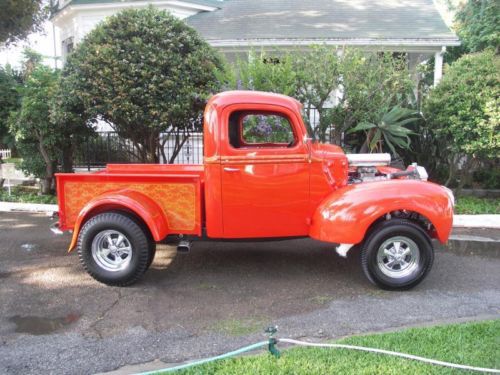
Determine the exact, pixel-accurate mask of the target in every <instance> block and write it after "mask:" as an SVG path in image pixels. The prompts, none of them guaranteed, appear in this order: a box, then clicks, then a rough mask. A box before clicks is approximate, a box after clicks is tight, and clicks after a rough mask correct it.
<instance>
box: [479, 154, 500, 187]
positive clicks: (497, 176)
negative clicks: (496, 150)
mask: <svg viewBox="0 0 500 375" xmlns="http://www.w3.org/2000/svg"><path fill="white" fill-rule="evenodd" d="M473 182H474V183H476V184H477V185H479V186H480V187H482V188H484V189H500V160H499V159H497V160H492V161H491V162H490V163H485V165H483V166H482V167H481V168H480V169H478V170H477V171H476V172H474V176H473Z"/></svg>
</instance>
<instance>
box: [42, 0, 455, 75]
mask: <svg viewBox="0 0 500 375" xmlns="http://www.w3.org/2000/svg"><path fill="white" fill-rule="evenodd" d="M55 2H56V3H55V4H54V11H53V15H52V18H51V20H52V22H53V24H54V25H55V26H56V28H57V30H58V32H59V33H60V40H61V43H62V48H61V50H62V51H63V57H64V55H66V54H67V53H68V52H69V51H71V49H72V48H73V46H74V45H75V44H76V43H78V42H79V41H81V40H82V38H83V37H84V36H85V34H87V33H88V32H89V31H90V30H91V29H92V28H93V27H94V26H95V25H96V24H97V23H98V22H100V21H101V20H102V19H104V18H105V17H107V16H109V15H112V14H115V13H117V12H119V11H121V10H123V9H126V8H129V7H135V8H141V7H146V6H148V5H149V4H152V5H154V6H156V7H158V8H161V9H165V10H168V11H169V12H171V13H172V14H173V15H174V16H176V17H179V18H181V19H186V22H187V23H188V24H189V25H190V26H192V27H193V28H195V29H196V30H197V31H198V32H199V33H200V34H201V35H202V36H203V37H204V38H205V39H206V40H207V41H208V43H210V44H211V45H212V46H214V47H215V48H217V49H219V50H220V51H221V52H223V53H224V54H225V55H226V57H227V58H228V59H229V60H233V59H234V58H235V56H237V55H241V54H245V53H248V51H249V50H250V49H251V48H258V49H261V48H263V49H267V50H274V49H276V48H279V49H286V50H300V49H304V48H307V47H308V46H310V45H311V44H314V43H322V44H328V45H332V46H344V45H350V46H357V47H360V48H363V49H366V50H375V51H382V50H383V51H394V52H405V53H408V63H409V66H410V69H413V68H415V67H416V66H417V65H418V64H419V63H420V62H422V61H425V60H428V59H429V58H430V57H432V56H434V57H435V71H434V73H435V74H434V79H435V83H437V82H438V81H439V80H440V78H441V75H442V64H443V59H442V56H443V52H444V51H445V49H446V47H448V46H457V45H459V44H460V42H459V40H458V38H457V36H456V35H455V34H454V33H453V32H452V31H451V30H450V29H449V28H448V27H447V26H446V24H445V22H444V21H443V19H442V18H441V15H440V14H439V12H438V10H437V8H436V6H435V4H434V2H433V0H226V1H222V0H221V1H219V0H55Z"/></svg>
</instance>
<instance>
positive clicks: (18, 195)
mask: <svg viewBox="0 0 500 375" xmlns="http://www.w3.org/2000/svg"><path fill="white" fill-rule="evenodd" d="M0 202H18V203H44V204H57V198H56V197H55V196H54V195H38V189H33V188H29V187H24V186H15V187H13V188H12V190H11V195H9V192H8V191H7V190H6V189H5V188H4V189H0Z"/></svg>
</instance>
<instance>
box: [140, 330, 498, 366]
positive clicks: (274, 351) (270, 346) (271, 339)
mask: <svg viewBox="0 0 500 375" xmlns="http://www.w3.org/2000/svg"><path fill="white" fill-rule="evenodd" d="M280 342H282V343H287V344H293V345H300V346H313V347H318V348H335V349H347V350H359V351H363V352H370V353H377V354H384V355H391V356H394V357H400V358H405V359H411V360H414V361H419V362H424V363H428V364H431V365H435V366H444V367H451V368H455V369H460V370H468V371H476V372H484V373H494V374H500V370H498V369H493V368H484V367H473V366H467V365H459V364H455V363H451V362H444V361H438V360H435V359H430V358H425V357H420V356H416V355H412V354H405V353H399V352H393V351H390V350H383V349H376V348H367V347H364V346H355V345H345V344H321V343H313V342H307V341H299V340H294V339H286V338H285V339H276V338H274V337H272V336H271V337H269V340H268V341H261V342H258V343H256V344H252V345H248V346H245V347H243V348H241V349H238V350H234V351H231V352H228V353H225V354H221V355H218V356H215V357H210V358H205V359H201V360H199V361H194V362H189V363H186V364H183V365H179V366H175V367H168V368H165V369H160V370H154V371H149V372H143V373H139V374H137V375H153V374H161V373H166V372H172V371H177V370H183V369H187V368H189V367H193V366H198V365H201V364H203V363H208V362H213V361H216V360H219V359H225V358H229V357H233V356H236V355H238V354H242V353H245V352H249V351H251V350H255V349H258V348H261V347H263V346H267V347H268V350H269V352H270V353H271V354H273V355H274V356H275V357H279V355H280V353H279V351H278V350H277V349H276V348H275V345H276V344H277V343H280Z"/></svg>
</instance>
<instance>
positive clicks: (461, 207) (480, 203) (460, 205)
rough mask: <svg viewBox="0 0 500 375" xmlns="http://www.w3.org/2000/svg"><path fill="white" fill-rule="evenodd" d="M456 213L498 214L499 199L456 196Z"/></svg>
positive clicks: (499, 210) (499, 207)
mask: <svg viewBox="0 0 500 375" xmlns="http://www.w3.org/2000/svg"><path fill="white" fill-rule="evenodd" d="M455 213H456V214H471V215H477V214H500V199H498V198H476V197H458V198H457V205H456V206H455Z"/></svg>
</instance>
